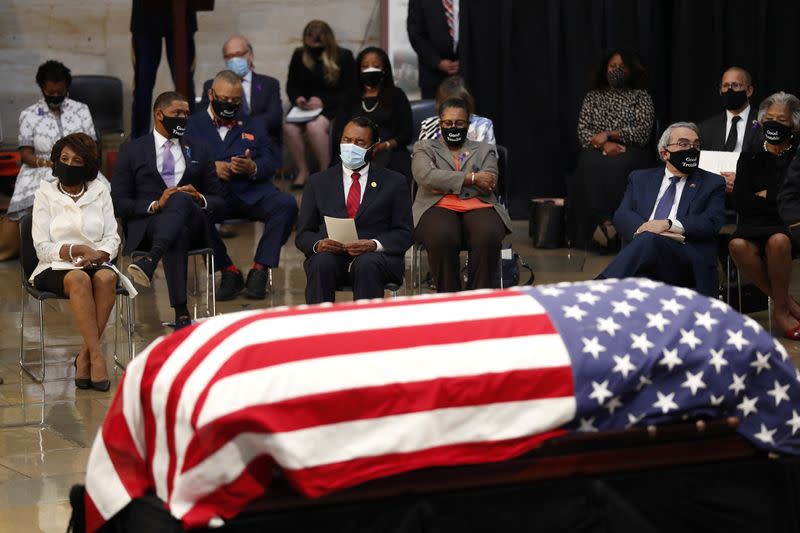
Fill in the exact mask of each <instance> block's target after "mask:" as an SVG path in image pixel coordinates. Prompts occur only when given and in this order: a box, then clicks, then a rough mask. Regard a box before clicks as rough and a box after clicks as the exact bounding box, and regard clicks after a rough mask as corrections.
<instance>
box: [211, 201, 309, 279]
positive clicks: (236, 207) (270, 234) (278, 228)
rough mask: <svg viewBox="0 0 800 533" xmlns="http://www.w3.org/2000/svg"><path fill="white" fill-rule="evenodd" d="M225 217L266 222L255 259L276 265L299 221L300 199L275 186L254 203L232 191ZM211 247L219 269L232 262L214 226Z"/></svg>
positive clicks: (266, 264)
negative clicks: (242, 198) (296, 222)
mask: <svg viewBox="0 0 800 533" xmlns="http://www.w3.org/2000/svg"><path fill="white" fill-rule="evenodd" d="M224 218H226V219H231V218H247V219H250V220H257V221H259V222H263V223H264V234H263V235H262V236H261V240H259V241H258V247H257V248H256V255H255V257H254V258H253V259H254V261H255V262H256V263H260V264H262V265H264V266H268V267H277V266H278V262H279V260H280V257H281V247H282V246H283V245H284V244H286V240H287V239H288V238H289V234H290V233H292V228H293V227H294V223H295V221H296V220H297V202H296V201H295V199H294V196H292V195H291V194H287V193H285V192H281V191H280V190H278V189H277V188H275V187H273V190H272V191H271V192H270V193H269V194H266V195H264V196H262V197H261V198H260V199H259V200H258V201H257V202H255V203H253V204H246V203H244V202H242V200H241V199H239V198H238V197H237V196H236V195H235V194H231V195H229V196H228V202H227V208H226V210H225V217H224ZM211 246H212V247H213V248H214V262H215V264H216V266H217V267H218V268H219V269H225V268H228V267H229V266H231V265H232V264H233V261H231V258H230V256H229V255H228V251H227V249H226V247H225V243H224V242H222V238H220V236H219V232H218V231H217V229H216V228H215V227H213V226H212V229H211Z"/></svg>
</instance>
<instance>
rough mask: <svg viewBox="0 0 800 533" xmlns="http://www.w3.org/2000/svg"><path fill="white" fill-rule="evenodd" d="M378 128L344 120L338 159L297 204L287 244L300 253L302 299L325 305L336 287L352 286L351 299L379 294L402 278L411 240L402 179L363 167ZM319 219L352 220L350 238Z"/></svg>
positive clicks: (310, 182) (407, 198)
mask: <svg viewBox="0 0 800 533" xmlns="http://www.w3.org/2000/svg"><path fill="white" fill-rule="evenodd" d="M378 140H379V139H378V126H377V125H375V123H374V122H372V121H371V120H370V119H368V118H366V117H356V118H354V119H352V120H351V121H350V122H348V123H347V125H346V126H345V128H344V131H343V133H342V138H341V145H340V146H341V156H342V164H341V165H335V166H333V167H331V168H329V169H327V170H324V171H322V172H319V173H317V174H314V175H312V176H311V177H309V179H308V182H307V183H306V186H305V189H304V190H303V200H302V202H301V203H300V216H299V218H298V221H297V236H296V238H295V241H294V243H295V245H296V246H297V248H298V249H300V251H302V252H303V253H304V254H305V255H306V261H305V264H304V266H305V270H306V302H307V303H309V304H314V303H320V302H332V301H334V298H335V292H336V287H337V286H342V285H346V284H349V285H352V287H353V298H354V299H355V300H360V299H367V298H381V297H383V290H384V285H385V284H386V283H402V280H403V272H404V270H405V263H404V259H403V258H404V256H405V253H406V250H408V249H409V248H410V247H411V245H412V244H413V242H414V237H413V233H414V224H413V221H412V217H411V196H410V193H409V190H408V184H407V182H406V178H405V177H404V176H403V175H402V174H399V173H397V172H394V171H391V170H388V169H385V168H381V167H377V166H373V165H370V164H369V158H370V154H371V151H372V147H373V146H375V144H376V143H377V142H378ZM326 216H329V217H334V218H353V219H354V220H355V226H356V231H357V232H358V240H357V241H356V242H353V243H341V242H337V241H335V240H333V239H330V238H329V237H328V232H327V229H326V227H325V218H324V217H326Z"/></svg>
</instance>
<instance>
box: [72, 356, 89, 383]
mask: <svg viewBox="0 0 800 533" xmlns="http://www.w3.org/2000/svg"><path fill="white" fill-rule="evenodd" d="M80 355H81V354H78V355H76V356H75V361H73V362H72V366H74V367H75V386H76V387H78V388H79V389H84V390H85V389H88V388H89V387H90V383H91V380H90V379H89V378H79V377H78V375H77V373H78V357H79V356H80Z"/></svg>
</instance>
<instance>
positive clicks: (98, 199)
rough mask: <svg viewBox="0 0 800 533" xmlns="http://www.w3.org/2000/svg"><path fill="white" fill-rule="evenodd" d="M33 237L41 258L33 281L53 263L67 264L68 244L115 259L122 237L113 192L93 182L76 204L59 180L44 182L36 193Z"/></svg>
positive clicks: (37, 252)
mask: <svg viewBox="0 0 800 533" xmlns="http://www.w3.org/2000/svg"><path fill="white" fill-rule="evenodd" d="M31 237H32V238H33V246H34V248H36V257H38V258H39V264H38V265H37V266H36V269H35V270H34V271H33V274H31V277H30V279H29V281H31V282H33V278H35V277H36V276H37V275H38V274H39V273H40V272H42V271H43V270H45V269H47V268H50V267H51V266H52V263H57V262H63V261H64V259H62V258H61V255H60V253H61V247H62V246H64V245H65V244H67V245H69V244H85V245H87V246H91V247H92V248H94V249H95V250H100V251H102V252H106V253H107V254H108V255H109V257H110V258H111V259H114V258H115V257H116V256H117V251H118V250H119V244H120V238H119V234H118V233H117V219H116V218H114V206H113V204H112V203H111V193H110V192H109V190H108V188H107V187H106V186H105V185H103V184H102V183H101V182H100V181H99V180H93V181H90V182H88V183H87V184H86V192H84V193H83V196H81V197H80V198H78V200H77V201H75V200H73V199H72V198H70V197H69V196H67V195H66V194H64V193H62V192H61V191H60V190H59V189H58V182H57V181H54V182H53V181H43V182H42V184H41V186H40V187H39V189H37V190H36V193H35V194H34V200H33V219H32V227H31Z"/></svg>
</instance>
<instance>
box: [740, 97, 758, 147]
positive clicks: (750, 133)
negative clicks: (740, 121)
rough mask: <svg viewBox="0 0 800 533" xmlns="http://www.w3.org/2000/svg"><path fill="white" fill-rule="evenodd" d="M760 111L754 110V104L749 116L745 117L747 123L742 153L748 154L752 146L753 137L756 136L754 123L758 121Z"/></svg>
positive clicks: (748, 113) (751, 105)
mask: <svg viewBox="0 0 800 533" xmlns="http://www.w3.org/2000/svg"><path fill="white" fill-rule="evenodd" d="M757 113H758V111H756V110H755V109H754V108H753V104H750V110H749V111H748V112H747V116H746V117H745V120H746V122H745V123H744V139H743V140H742V152H746V151H747V149H748V148H749V146H750V142H751V141H752V139H753V135H754V134H755V130H754V129H753V122H754V121H755V120H756V116H757Z"/></svg>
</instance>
